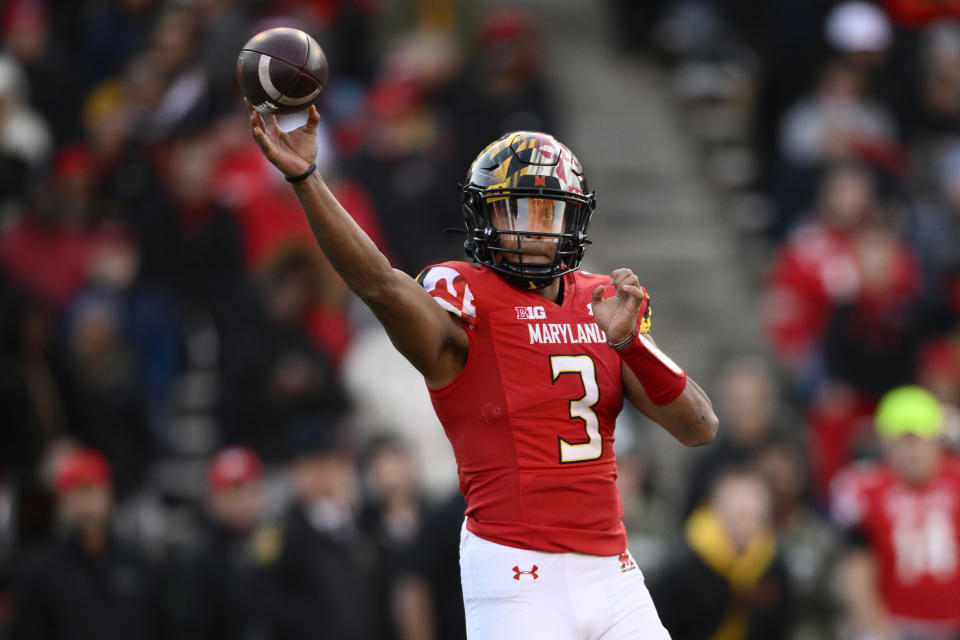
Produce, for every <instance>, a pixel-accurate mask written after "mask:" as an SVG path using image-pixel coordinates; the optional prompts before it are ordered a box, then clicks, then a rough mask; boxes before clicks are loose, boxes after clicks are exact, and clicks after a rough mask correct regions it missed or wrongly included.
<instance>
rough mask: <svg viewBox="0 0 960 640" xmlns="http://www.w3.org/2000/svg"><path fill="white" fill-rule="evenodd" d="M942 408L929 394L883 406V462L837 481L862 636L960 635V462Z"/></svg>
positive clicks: (919, 391) (899, 396) (916, 638)
mask: <svg viewBox="0 0 960 640" xmlns="http://www.w3.org/2000/svg"><path fill="white" fill-rule="evenodd" d="M943 420H944V419H943V409H942V407H941V405H940V403H939V402H938V401H937V399H936V398H935V397H934V396H933V395H932V394H931V393H930V392H928V391H926V390H925V389H923V388H921V387H914V386H906V387H898V388H897V389H894V390H893V391H890V392H889V393H888V394H886V395H885V396H884V397H883V398H882V399H881V401H880V404H879V405H878V407H877V411H876V414H875V422H876V430H877V433H878V434H879V436H880V438H881V439H882V441H883V445H884V460H883V461H882V462H879V463H877V464H874V465H870V466H856V467H852V468H850V469H848V470H847V471H845V472H843V473H842V474H840V475H838V476H837V477H836V479H835V480H834V482H833V486H832V488H831V491H832V504H831V509H832V513H833V516H834V518H835V519H836V520H837V521H838V522H839V523H840V524H841V525H843V526H844V527H846V528H847V530H848V532H849V536H848V537H849V540H850V549H849V551H848V552H847V554H846V557H845V559H844V561H843V562H842V564H841V566H840V578H841V588H842V595H843V599H844V601H845V605H846V608H847V611H848V613H849V615H850V618H851V623H852V625H853V626H854V627H855V635H854V636H852V637H855V638H864V639H866V638H870V639H874V638H876V639H878V640H953V639H954V638H957V637H958V635H960V609H958V607H957V603H958V594H960V461H957V460H956V459H954V458H952V457H949V456H948V455H947V454H946V452H945V449H944V447H943V444H942V438H941V436H942V433H943Z"/></svg>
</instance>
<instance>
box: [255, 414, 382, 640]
mask: <svg viewBox="0 0 960 640" xmlns="http://www.w3.org/2000/svg"><path fill="white" fill-rule="evenodd" d="M345 436H346V434H345V433H344V431H343V427H342V426H334V425H333V424H331V423H330V422H326V421H320V420H316V419H312V418H311V419H300V420H298V421H297V422H296V423H295V425H294V428H293V429H292V432H291V437H290V444H291V445H292V449H293V451H292V453H293V460H292V461H291V463H290V474H291V480H292V482H293V488H294V493H295V502H294V504H293V505H292V506H291V507H290V509H289V511H288V512H287V515H286V517H285V518H284V520H283V525H282V527H283V530H282V534H281V537H282V541H281V551H280V554H279V556H278V557H277V559H276V561H275V562H274V563H273V565H272V566H271V567H270V569H269V574H268V580H269V582H268V585H269V586H268V590H269V591H268V595H267V603H266V605H267V608H268V618H269V623H270V628H271V633H272V634H273V637H274V638H276V640H300V639H307V638H310V639H312V638H315V637H316V635H317V632H318V630H321V629H322V630H323V632H324V633H326V634H327V635H328V636H329V637H331V638H338V639H342V640H374V639H376V638H378V635H377V634H378V632H379V630H380V629H381V626H380V620H379V619H378V617H379V612H380V611H382V610H383V608H382V605H381V604H380V603H379V602H377V599H376V595H377V584H376V582H377V575H378V571H379V568H380V558H379V557H378V556H377V548H376V545H375V544H374V542H373V540H371V539H370V537H369V536H368V535H367V534H366V533H364V532H363V531H362V530H361V529H360V528H359V526H358V522H357V517H356V506H357V505H356V480H357V478H356V468H355V463H354V458H353V454H352V452H351V450H350V449H349V447H348V444H347V442H346V441H345Z"/></svg>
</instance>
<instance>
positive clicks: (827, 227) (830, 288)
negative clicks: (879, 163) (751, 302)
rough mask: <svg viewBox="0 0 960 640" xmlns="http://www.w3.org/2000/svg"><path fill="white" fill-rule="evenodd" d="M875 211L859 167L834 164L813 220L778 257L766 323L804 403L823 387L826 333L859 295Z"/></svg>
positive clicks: (872, 190)
mask: <svg viewBox="0 0 960 640" xmlns="http://www.w3.org/2000/svg"><path fill="white" fill-rule="evenodd" d="M877 206H878V203H877V196H876V190H875V185H874V181H873V179H872V176H871V175H870V173H869V172H868V171H867V170H866V169H865V168H864V167H863V166H862V165H859V164H852V163H841V164H836V165H833V166H832V167H831V168H830V169H829V170H828V172H827V173H826V175H825V176H824V178H823V180H822V182H821V185H820V191H819V202H818V205H817V209H816V215H815V217H814V218H813V219H811V220H809V221H808V222H807V223H806V224H804V225H803V226H801V227H800V228H798V229H797V230H796V231H794V232H793V234H791V236H790V238H789V240H788V241H787V243H786V244H785V245H784V246H783V247H782V248H781V249H780V250H779V251H778V253H777V254H776V255H775V256H774V258H773V261H772V265H771V269H770V276H769V280H768V284H767V292H766V295H765V299H764V306H763V313H764V317H763V320H764V324H765V328H766V332H767V337H768V340H769V342H770V345H771V347H772V349H773V351H774V354H775V355H776V356H777V358H778V359H779V360H780V362H781V363H782V364H783V365H784V366H786V367H787V369H788V371H789V372H790V373H791V375H792V377H793V380H794V383H795V384H797V385H798V390H799V392H800V394H801V397H804V396H805V395H807V394H809V393H810V392H811V391H812V390H813V389H815V387H816V384H817V383H818V382H820V381H821V380H822V376H823V372H822V369H821V364H820V363H819V362H818V352H819V349H820V346H821V342H822V340H823V336H824V332H825V331H826V328H827V325H828V322H829V319H830V315H831V313H832V311H833V309H834V308H835V307H836V305H838V304H839V303H840V302H842V301H844V300H848V299H850V298H851V297H853V296H854V295H855V294H856V292H857V288H858V287H859V277H860V274H859V271H858V262H857V259H856V254H855V253H854V246H855V241H856V238H857V237H858V236H859V234H860V233H862V231H863V229H864V228H866V227H868V226H869V225H870V223H871V220H872V218H874V217H875V215H876V209H877Z"/></svg>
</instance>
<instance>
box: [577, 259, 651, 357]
mask: <svg viewBox="0 0 960 640" xmlns="http://www.w3.org/2000/svg"><path fill="white" fill-rule="evenodd" d="M610 284H612V285H613V286H614V287H615V288H616V292H615V293H614V295H613V297H610V298H607V299H606V300H604V298H603V291H604V287H602V286H600V287H597V288H596V289H594V290H593V300H592V301H591V307H592V308H593V318H594V320H595V321H596V323H597V326H598V327H600V328H601V329H602V330H603V332H604V333H605V334H607V341H608V342H610V344H619V343H621V342H623V341H624V340H626V339H627V338H629V337H630V335H631V334H632V333H633V332H634V330H635V329H636V327H637V317H638V316H639V315H640V314H641V313H645V312H646V310H647V307H648V306H649V304H650V296H648V295H647V291H646V289H644V288H643V287H641V286H640V281H639V280H638V279H637V276H635V275H634V273H633V271H631V270H630V269H616V270H615V271H613V272H612V273H611V274H610Z"/></svg>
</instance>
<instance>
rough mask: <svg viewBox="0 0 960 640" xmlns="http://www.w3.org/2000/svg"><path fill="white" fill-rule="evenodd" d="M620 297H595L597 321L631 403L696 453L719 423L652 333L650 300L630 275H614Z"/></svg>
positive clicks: (600, 294)
mask: <svg viewBox="0 0 960 640" xmlns="http://www.w3.org/2000/svg"><path fill="white" fill-rule="evenodd" d="M610 284H611V285H613V286H614V287H615V289H616V292H615V294H614V295H613V296H612V297H610V298H607V299H604V297H603V294H604V287H602V286H600V287H597V288H596V289H595V290H594V292H593V301H592V309H593V317H594V319H595V320H596V322H597V325H598V326H599V327H600V328H601V329H602V330H603V331H604V333H606V335H607V340H608V341H609V343H610V345H611V348H613V349H616V351H617V354H618V355H619V356H620V360H621V368H622V371H623V389H624V395H625V396H626V398H627V400H628V401H629V402H630V404H632V405H633V406H634V407H636V408H637V409H638V410H639V411H640V412H641V413H643V414H644V415H646V416H648V417H649V418H651V419H652V420H654V421H656V422H657V423H658V424H660V425H661V426H662V427H663V428H664V429H666V430H667V431H669V432H670V433H671V434H672V435H673V436H674V437H675V438H676V439H677V440H679V441H680V442H682V443H683V444H685V445H687V446H688V447H693V446H697V445H701V444H707V443H709V442H712V441H713V438H714V437H715V436H716V434H717V427H718V421H717V416H716V415H715V414H714V413H713V405H712V404H711V403H710V398H709V397H707V394H706V393H704V391H703V389H701V388H700V386H699V385H698V384H697V383H696V382H694V381H693V380H692V379H690V378H689V377H688V376H687V374H686V373H685V372H684V371H683V369H681V368H680V367H679V366H678V365H677V364H676V363H674V362H673V360H671V359H670V358H669V357H668V356H667V355H666V354H665V353H663V352H662V351H660V349H659V347H657V345H656V343H655V342H654V341H653V338H651V337H650V335H649V334H648V332H649V330H650V307H649V305H650V296H648V295H647V292H646V290H644V288H643V287H641V286H640V283H639V281H638V280H637V276H635V275H634V273H633V272H632V271H631V270H629V269H617V270H615V271H613V272H612V273H611V274H610Z"/></svg>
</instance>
